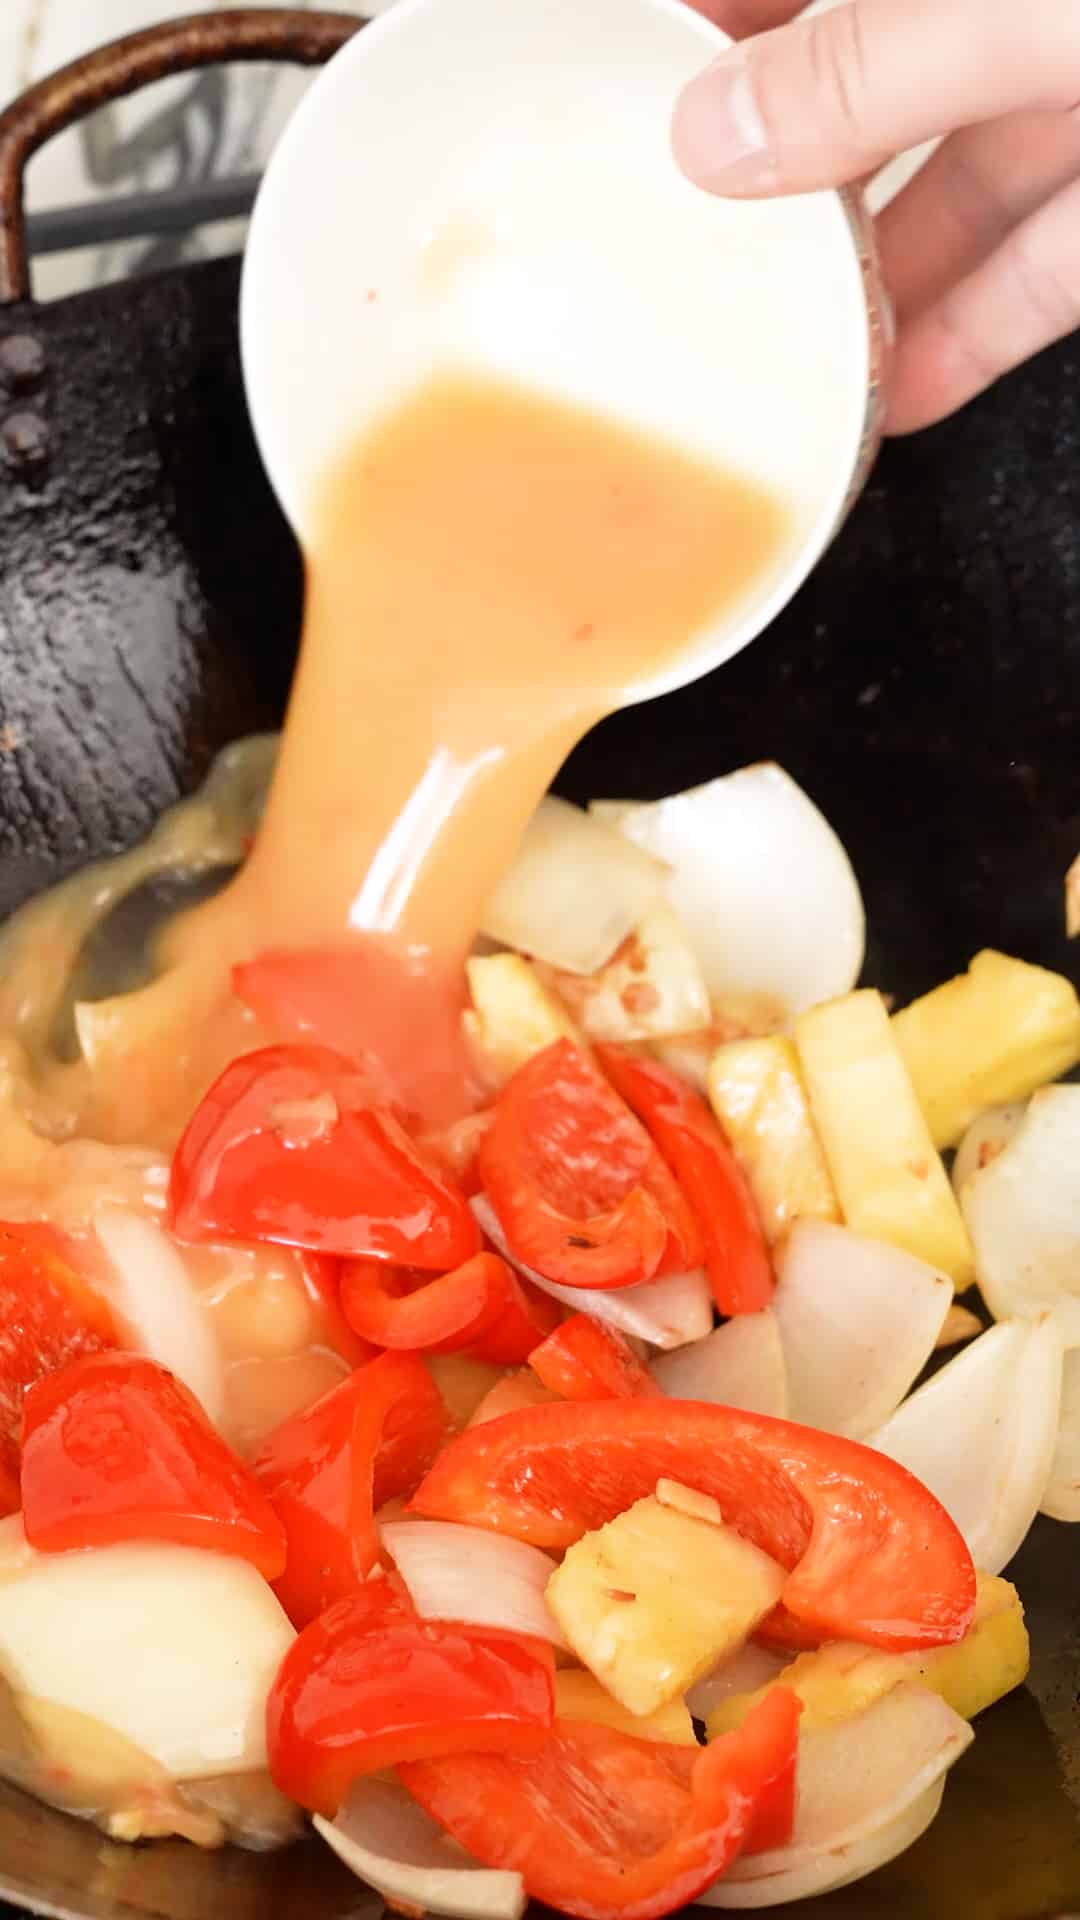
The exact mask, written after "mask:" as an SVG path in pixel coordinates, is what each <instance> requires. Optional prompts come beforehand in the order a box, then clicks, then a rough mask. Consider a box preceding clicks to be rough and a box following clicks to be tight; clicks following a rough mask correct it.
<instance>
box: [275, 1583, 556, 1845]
mask: <svg viewBox="0 0 1080 1920" xmlns="http://www.w3.org/2000/svg"><path fill="white" fill-rule="evenodd" d="M554 1698H555V1663H554V1660H553V1658H552V1655H551V1652H550V1649H549V1648H546V1647H540V1646H538V1645H537V1643H536V1642H534V1641H531V1640H530V1641H524V1640H520V1639H518V1638H516V1637H515V1636H514V1635H513V1634H500V1633H496V1632H492V1631H489V1630H487V1629H484V1628H479V1627H466V1626H454V1625H450V1624H447V1623H446V1622H444V1621H441V1620H440V1621H431V1620H420V1619H418V1618H417V1616H416V1614H415V1612H414V1611H413V1609H412V1606H411V1603H410V1602H409V1601H408V1599H407V1597H406V1598H404V1599H403V1598H402V1596H401V1594H400V1590H399V1589H398V1588H397V1587H396V1586H393V1585H392V1584H391V1578H389V1577H386V1576H384V1577H383V1578H381V1579H378V1580H374V1581H370V1582H369V1583H368V1585H367V1586H366V1587H362V1588H361V1589H360V1590H359V1592H358V1593H356V1594H355V1595H353V1596H352V1597H350V1598H349V1599H347V1600H340V1601H338V1603H337V1605H336V1606H333V1607H331V1608H330V1610H329V1612H327V1613H324V1614H323V1615H322V1616H321V1618H320V1619H318V1620H314V1621H312V1623H311V1625H310V1626H308V1627H306V1628H305V1630H304V1632H303V1633H302V1634H301V1635H300V1636H299V1638H298V1639H297V1640H295V1641H294V1642H293V1645H292V1646H291V1647H290V1649H289V1651H288V1653H287V1654H286V1655H285V1658H284V1660H283V1661H282V1663H281V1666H280V1668H279V1669H278V1673H277V1677H276V1679H275V1681H274V1684H273V1686H272V1688H271V1689H270V1695H269V1698H268V1701H267V1710H266V1736H267V1753H268V1759H269V1766H270V1773H271V1776H272V1778H273V1780H274V1784H275V1786H277V1787H278V1788H279V1789H280V1791H281V1792H282V1793H285V1794H288V1796H289V1798H290V1799H291V1800H295V1801H297V1802H298V1803H299V1804H300V1806H302V1807H307V1808H308V1809H309V1811H311V1812H313V1813H321V1814H325V1815H326V1816H327V1817H328V1818H329V1819H333V1817H334V1815H335V1813H336V1812H337V1809H338V1807H339V1806H340V1804H341V1802H342V1800H343V1799H344V1797H345V1795H346V1793H347V1792H348V1790H349V1787H350V1786H351V1784H352V1782H353V1781H354V1780H355V1779H357V1778H358V1776H359V1775H361V1774H365V1773H378V1772H381V1771H382V1769H383V1768H385V1767H390V1766H393V1765H395V1763H396V1762H398V1761H402V1760H410V1759H420V1758H427V1757H429V1756H431V1755H434V1754H450V1753H458V1752H461V1751H463V1750H465V1751H468V1752H478V1751H479V1752H483V1751H489V1750H492V1749H494V1750H498V1751H501V1752H506V1751H512V1752H514V1753H519V1754H535V1753H536V1752H537V1751H538V1750H539V1749H540V1748H542V1747H543V1745H544V1743H545V1741H546V1739H547V1737H548V1734H549V1732H550V1729H551V1725H552V1716H553V1713H554Z"/></svg>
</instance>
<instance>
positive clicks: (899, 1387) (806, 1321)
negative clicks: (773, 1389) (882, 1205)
mask: <svg viewBox="0 0 1080 1920" xmlns="http://www.w3.org/2000/svg"><path fill="white" fill-rule="evenodd" d="M952 1297H953V1290H952V1282H951V1280H948V1279H947V1278H946V1277H945V1275H944V1274H943V1273H937V1272H936V1271H935V1270H934V1268H933V1267H928V1266H926V1265H925V1264H924V1263H923V1261H921V1260H916V1259H915V1258H914V1257H913V1256H912V1255H911V1254H909V1253H904V1252H903V1251H902V1250H901V1249H900V1248H899V1247H891V1246H886V1245H885V1243H884V1241H881V1240H870V1239H868V1238H867V1237H866V1236H865V1235H864V1234H859V1233H852V1232H851V1230H850V1229H849V1228H848V1227H838V1226H833V1225H832V1224H831V1223H830V1222H828V1221H825V1220H797V1221H796V1222H795V1225H794V1227H793V1228H792V1230H791V1233H790V1234H789V1236H788V1239H787V1242H786V1244H785V1247H784V1250H783V1252H782V1254H781V1256H780V1262H779V1268H778V1277H777V1286H776V1293H775V1296H774V1298H773V1313H774V1315H775V1317H776V1324H777V1328H778V1330H779V1335H780V1342H781V1345H782V1348H783V1355H784V1365H785V1368H786V1370H787V1383H788V1418H789V1419H791V1420H797V1421H799V1422H800V1423H801V1424H802V1425H803V1426H807V1427H820V1428H821V1429H822V1430H823V1431H824V1432H826V1433H839V1434H844V1435H845V1436H846V1437H847V1438H848V1439H851V1440H861V1439H863V1438H864V1437H865V1435H866V1434H868V1433H873V1431H874V1429H875V1428H876V1427H879V1426H880V1425H881V1424H882V1422H883V1421H884V1420H887V1419H888V1417H889V1415H890V1414H891V1413H892V1412H894V1411H895V1409H896V1408H897V1407H898V1406H899V1405H900V1402H901V1400H902V1399H903V1397H904V1395H905V1393H907V1391H908V1389H909V1388H910V1386H911V1384H912V1381H913V1380H915V1379H917V1377H918V1375H919V1374H920V1373H921V1371H922V1369H923V1367H924V1366H925V1365H926V1362H927V1361H928V1360H929V1358H930V1355H931V1353H932V1352H933V1350H934V1343H935V1341H936V1340H937V1337H938V1334H939V1333H940V1332H941V1327H942V1323H943V1321H944V1319H945V1315H946V1314H947V1312H948V1310H949V1307H950V1306H951V1304H952Z"/></svg>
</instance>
